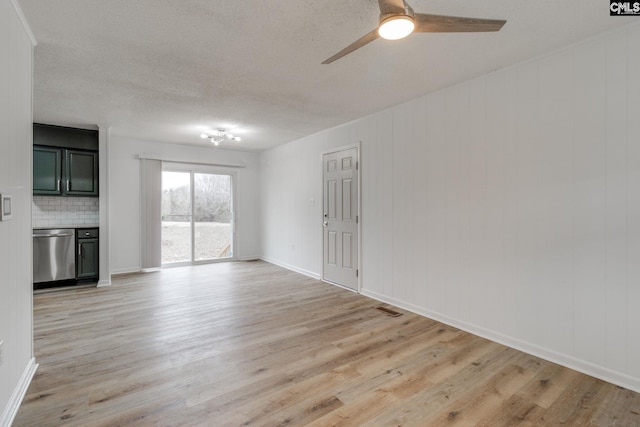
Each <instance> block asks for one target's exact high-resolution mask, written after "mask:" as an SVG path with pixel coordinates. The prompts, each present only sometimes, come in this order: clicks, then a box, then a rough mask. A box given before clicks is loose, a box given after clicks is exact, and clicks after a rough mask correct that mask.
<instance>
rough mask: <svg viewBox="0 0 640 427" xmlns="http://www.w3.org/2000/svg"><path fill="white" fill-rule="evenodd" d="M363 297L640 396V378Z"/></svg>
mask: <svg viewBox="0 0 640 427" xmlns="http://www.w3.org/2000/svg"><path fill="white" fill-rule="evenodd" d="M360 293H361V294H362V295H365V296H367V297H370V298H373V299H375V300H378V301H381V302H385V303H387V304H392V305H394V306H396V307H399V308H402V309H405V310H407V311H411V312H413V313H416V314H419V315H421V316H424V317H428V318H429V319H433V320H436V321H438V322H441V323H444V324H446V325H449V326H453V327H455V328H458V329H461V330H463V331H465V332H469V333H471V334H474V335H477V336H479V337H482V338H486V339H488V340H490V341H494V342H497V343H499V344H502V345H506V346H507V347H511V348H514V349H516V350H519V351H522V352H525V353H528V354H531V355H533V356H536V357H540V358H541V359H545V360H548V361H550V362H553V363H557V364H558V365H562V366H565V367H567V368H570V369H573V370H576V371H578V372H582V373H583V374H586V375H590V376H592V377H596V378H599V379H601V380H603V381H607V382H610V383H612V384H615V385H619V386H621V387H624V388H627V389H629V390H633V391H635V392H638V393H640V379H638V378H634V377H632V376H629V375H626V374H623V373H620V372H617V371H612V370H610V369H607V368H604V367H602V366H598V365H594V364H592V363H590V362H587V361H584V360H581V359H576V358H574V357H572V356H569V355H567V354H563V353H558V352H556V351H553V350H549V349H547V348H544V347H540V346H538V345H536V344H532V343H529V342H526V341H521V340H519V339H517V338H513V337H510V336H507V335H503V334H500V333H498V332H495V331H491V330H488V329H485V328H483V327H480V326H477V325H473V324H470V323H467V322H464V321H461V320H458V319H454V318H452V317H449V316H446V315H444V314H441V313H438V312H434V311H431V310H427V309H424V308H422V307H419V306H416V305H413V304H411V303H407V302H404V301H400V300H398V299H395V298H391V297H388V296H386V295H383V294H379V293H377V292H373V291H369V290H367V289H362V290H361V291H360Z"/></svg>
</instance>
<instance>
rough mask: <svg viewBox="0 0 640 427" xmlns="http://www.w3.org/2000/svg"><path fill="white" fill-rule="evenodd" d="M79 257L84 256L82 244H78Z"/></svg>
mask: <svg viewBox="0 0 640 427" xmlns="http://www.w3.org/2000/svg"><path fill="white" fill-rule="evenodd" d="M78 255H79V256H83V254H82V243H78Z"/></svg>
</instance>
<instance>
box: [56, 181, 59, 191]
mask: <svg viewBox="0 0 640 427" xmlns="http://www.w3.org/2000/svg"><path fill="white" fill-rule="evenodd" d="M56 191H60V180H58V184H57V185H56Z"/></svg>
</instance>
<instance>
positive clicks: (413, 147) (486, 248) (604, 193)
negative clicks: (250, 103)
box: [263, 24, 640, 389]
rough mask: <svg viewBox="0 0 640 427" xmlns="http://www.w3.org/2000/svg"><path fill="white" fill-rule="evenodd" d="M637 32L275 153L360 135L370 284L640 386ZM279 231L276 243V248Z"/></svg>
mask: <svg viewBox="0 0 640 427" xmlns="http://www.w3.org/2000/svg"><path fill="white" fill-rule="evenodd" d="M639 33H640V25H639V24H635V25H632V26H629V27H627V28H625V29H622V30H619V31H616V32H613V33H610V34H606V35H603V36H601V37H598V38H594V39H592V40H587V41H585V42H583V43H580V44H577V45H575V46H570V47H568V48H566V49H563V50H560V51H557V52H555V53H553V54H550V55H546V56H543V57H540V58H537V59H533V60H531V61H528V62H526V63H522V64H519V65H516V66H513V67H510V68H507V69H504V70H499V71H497V72H495V73H491V74H490V75H488V76H483V77H481V78H477V79H473V80H471V81H468V82H465V83H462V84H459V85H457V86H455V87H451V88H447V89H443V90H441V91H438V92H436V93H432V94H429V95H427V96H425V97H422V98H419V99H416V100H414V101H411V102H408V103H405V104H402V105H399V106H396V107H393V108H391V109H389V110H386V111H384V112H381V113H378V114H376V115H374V116H370V117H366V118H363V119H361V120H357V121H356V122H353V123H350V124H347V125H344V126H341V127H338V128H335V129H332V130H330V131H326V132H322V133H320V134H317V135H314V136H312V137H309V138H305V139H304V140H301V141H297V142H294V143H291V144H287V145H286V146H283V147H279V148H278V149H275V150H271V151H270V152H267V153H265V154H264V155H263V158H265V159H270V160H273V159H274V158H276V157H278V156H283V157H287V156H289V155H290V154H291V153H293V152H295V151H296V149H297V148H296V147H297V146H298V145H300V144H304V145H307V144H310V146H313V145H314V144H317V146H316V148H312V149H310V150H309V151H304V152H302V153H300V155H302V156H305V155H311V156H315V157H316V158H319V156H320V152H321V151H320V150H321V148H326V147H327V146H340V145H345V144H347V143H349V142H351V140H355V139H360V140H362V141H363V159H364V160H365V161H364V166H363V180H362V186H363V194H362V200H363V207H364V211H363V213H362V215H363V236H362V239H363V251H362V256H363V263H364V264H363V266H364V267H363V268H364V271H363V292H364V293H365V294H368V295H371V296H374V297H376V298H379V299H382V300H385V301H387V302H390V303H392V304H396V305H400V306H405V307H408V308H411V309H413V310H415V311H418V312H421V313H425V314H428V315H432V316H433V317H436V318H439V319H441V320H445V321H447V322H449V323H452V324H454V325H458V326H461V327H464V328H466V329H469V330H471V331H474V332H478V333H481V334H483V335H485V336H488V337H492V338H494V339H497V340H500V341H502V342H505V343H508V344H510V345H513V346H515V347H518V348H522V349H525V350H527V351H531V352H533V353H536V354H538V355H542V356H544V357H547V358H550V359H552V360H554V361H558V362H560V363H563V364H566V365H569V366H572V367H575V368H578V369H581V370H583V371H586V372H589V373H591V374H594V375H598V376H601V377H605V378H608V379H610V380H612V381H615V382H618V383H624V384H626V385H627V386H630V387H632V388H635V389H640V372H639V371H640V363H638V362H637V361H638V360H640V336H639V334H640V328H639V327H638V325H639V324H640V310H638V309H637V307H640V287H638V286H636V284H637V283H638V282H640V176H639V175H640V148H638V147H640V144H637V143H636V142H637V141H636V140H637V135H640V125H639V123H640V121H639V120H637V117H638V115H640V93H639V92H640V89H639V88H638V85H639V84H640V79H637V78H635V77H634V76H637V75H640V64H639V61H640V60H639V56H638V55H636V54H635V49H636V47H637V46H638V45H640V36H639ZM275 164H278V162H277V161H273V162H271V163H270V164H269V166H268V168H271V167H274V165H275ZM265 173H266V174H267V175H269V176H270V174H273V173H274V171H265ZM309 173H311V172H309ZM318 179H319V178H318ZM267 181H268V182H265V187H264V191H266V192H269V194H272V195H273V197H269V198H266V199H263V200H264V201H265V209H267V210H269V211H270V212H272V213H274V215H272V217H273V218H274V219H275V221H276V222H275V223H273V224H271V223H269V222H268V221H267V222H263V225H264V226H265V227H267V228H269V229H270V230H269V231H268V233H270V232H272V230H275V229H277V228H278V227H280V226H287V224H285V223H283V222H280V221H281V220H280V218H278V215H275V213H277V212H279V211H280V207H279V206H277V203H276V202H274V200H275V199H277V198H278V197H280V196H281V195H282V194H283V193H285V192H286V191H287V190H286V189H282V190H281V189H278V188H277V187H278V183H277V181H275V180H267ZM272 192H273V193H272ZM271 199H273V200H271ZM283 218H288V219H291V220H292V221H293V224H297V222H296V221H298V222H299V221H300V219H297V218H292V217H290V216H287V215H286V214H284V216H283ZM307 243H308V244H312V245H314V244H316V242H313V241H309V242H307ZM281 246H282V245H281V244H280V243H278V242H267V243H265V244H264V247H265V248H272V249H273V250H271V251H269V252H268V253H267V254H266V255H267V256H268V257H269V256H275V257H276V258H277V257H278V253H279V251H281V250H282V249H281Z"/></svg>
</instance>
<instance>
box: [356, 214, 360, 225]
mask: <svg viewBox="0 0 640 427" xmlns="http://www.w3.org/2000/svg"><path fill="white" fill-rule="evenodd" d="M358 223H360V216H358V215H356V224H358Z"/></svg>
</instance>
